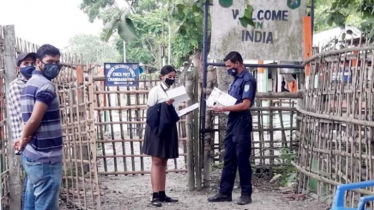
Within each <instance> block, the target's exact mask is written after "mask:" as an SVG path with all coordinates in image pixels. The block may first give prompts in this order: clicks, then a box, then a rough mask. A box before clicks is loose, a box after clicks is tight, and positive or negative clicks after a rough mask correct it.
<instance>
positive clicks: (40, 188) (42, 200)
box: [14, 45, 63, 210]
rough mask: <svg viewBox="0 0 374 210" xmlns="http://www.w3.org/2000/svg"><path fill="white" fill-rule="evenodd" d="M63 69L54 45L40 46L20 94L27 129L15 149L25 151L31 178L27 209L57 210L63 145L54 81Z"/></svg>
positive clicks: (27, 169)
mask: <svg viewBox="0 0 374 210" xmlns="http://www.w3.org/2000/svg"><path fill="white" fill-rule="evenodd" d="M60 69H61V65H60V51H59V50H58V49H57V48H56V47H54V46H52V45H43V46H41V47H40V48H39V49H38V51H37V59H36V70H35V71H34V72H33V73H32V77H31V79H29V80H28V81H27V83H26V86H25V88H24V90H23V91H22V94H21V110H22V119H23V121H24V122H25V126H24V128H23V132H22V137H21V138H20V139H18V140H16V142H15V144H14V147H15V149H18V150H23V155H22V165H23V167H24V169H25V171H26V174H27V177H28V181H27V186H26V191H25V196H24V197H25V201H24V209H38V210H47V209H48V210H55V209H56V210H57V209H58V197H59V190H60V185H61V179H62V147H63V145H62V128H61V121H60V105H59V100H58V97H57V95H56V90H55V85H54V84H53V83H52V82H51V80H52V79H54V78H56V77H57V75H58V74H59V72H60Z"/></svg>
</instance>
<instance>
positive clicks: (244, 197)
mask: <svg viewBox="0 0 374 210" xmlns="http://www.w3.org/2000/svg"><path fill="white" fill-rule="evenodd" d="M250 203H252V198H251V196H250V195H242V196H240V198H239V200H238V203H237V204H238V205H247V204H250Z"/></svg>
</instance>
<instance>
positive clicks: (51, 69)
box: [43, 64, 61, 80]
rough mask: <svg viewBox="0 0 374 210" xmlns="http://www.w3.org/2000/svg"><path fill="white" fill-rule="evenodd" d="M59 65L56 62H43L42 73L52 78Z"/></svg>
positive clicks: (58, 71)
mask: <svg viewBox="0 0 374 210" xmlns="http://www.w3.org/2000/svg"><path fill="white" fill-rule="evenodd" d="M60 69H61V66H60V65H57V64H44V70H43V75H44V76H45V78H47V79H49V80H53V79H54V78H56V77H57V76H58V74H59V73H60Z"/></svg>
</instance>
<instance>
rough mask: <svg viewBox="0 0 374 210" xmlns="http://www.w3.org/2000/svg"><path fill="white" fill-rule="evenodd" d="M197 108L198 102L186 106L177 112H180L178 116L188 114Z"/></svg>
mask: <svg viewBox="0 0 374 210" xmlns="http://www.w3.org/2000/svg"><path fill="white" fill-rule="evenodd" d="M197 108H199V103H196V104H194V105H191V106H189V107H187V108H184V109H182V110H179V111H178V112H177V113H178V116H179V117H182V116H183V115H186V114H188V113H190V112H192V111H193V110H195V109H197Z"/></svg>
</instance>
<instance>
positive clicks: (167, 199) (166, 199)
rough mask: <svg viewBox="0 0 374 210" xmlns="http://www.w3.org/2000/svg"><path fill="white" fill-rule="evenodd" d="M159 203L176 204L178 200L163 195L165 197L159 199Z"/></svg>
mask: <svg viewBox="0 0 374 210" xmlns="http://www.w3.org/2000/svg"><path fill="white" fill-rule="evenodd" d="M160 201H161V202H165V203H175V202H178V199H175V198H170V197H168V196H166V195H165V197H163V198H160Z"/></svg>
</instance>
